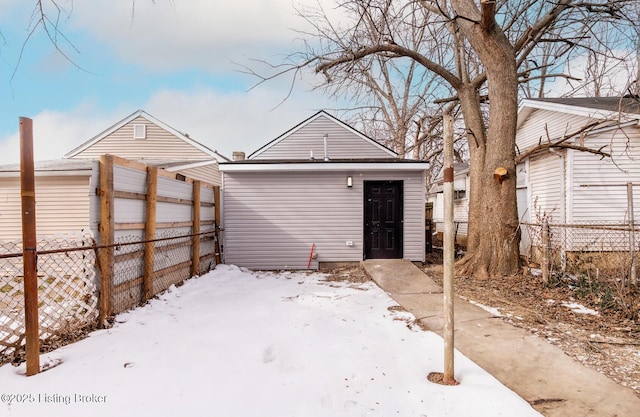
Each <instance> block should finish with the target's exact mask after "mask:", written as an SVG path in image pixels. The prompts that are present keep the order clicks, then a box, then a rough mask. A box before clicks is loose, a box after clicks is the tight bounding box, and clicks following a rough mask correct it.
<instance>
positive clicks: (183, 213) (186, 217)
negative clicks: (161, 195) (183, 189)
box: [156, 201, 193, 223]
mask: <svg viewBox="0 0 640 417" xmlns="http://www.w3.org/2000/svg"><path fill="white" fill-rule="evenodd" d="M192 219H193V209H192V208H191V206H187V205H185V204H173V203H164V202H161V201H160V202H158V203H157V204H156V222H158V223H165V222H184V221H190V220H192Z"/></svg>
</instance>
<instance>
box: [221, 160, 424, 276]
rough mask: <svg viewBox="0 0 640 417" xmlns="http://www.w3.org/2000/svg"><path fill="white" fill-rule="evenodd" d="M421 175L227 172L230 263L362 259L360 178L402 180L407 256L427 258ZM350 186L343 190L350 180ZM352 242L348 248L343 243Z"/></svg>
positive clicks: (288, 264) (281, 265)
mask: <svg viewBox="0 0 640 417" xmlns="http://www.w3.org/2000/svg"><path fill="white" fill-rule="evenodd" d="M421 174H422V173H420V172H416V173H412V174H393V173H391V174H389V173H384V174H378V173H373V172H361V173H354V172H324V173H318V172H300V173H283V172H270V173H247V172H234V173H227V174H226V175H225V180H224V190H223V192H224V215H223V216H224V230H225V232H224V242H225V245H224V252H225V262H226V263H230V264H236V265H239V266H244V267H248V268H253V269H305V268H307V264H308V261H309V254H310V251H311V247H312V245H313V244H315V252H316V253H317V254H318V258H317V259H316V260H313V262H312V264H311V267H312V268H316V267H317V265H318V262H335V261H360V260H362V258H363V217H362V216H363V199H364V197H363V182H364V181H376V180H403V181H404V214H405V222H404V257H405V258H407V259H411V260H416V261H421V260H423V259H424V187H425V184H424V180H423V176H422V175H421ZM347 175H350V176H352V177H353V187H352V188H347V187H346V177H347ZM347 241H351V242H353V246H347V245H346V242H347Z"/></svg>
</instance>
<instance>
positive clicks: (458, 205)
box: [427, 162, 469, 246]
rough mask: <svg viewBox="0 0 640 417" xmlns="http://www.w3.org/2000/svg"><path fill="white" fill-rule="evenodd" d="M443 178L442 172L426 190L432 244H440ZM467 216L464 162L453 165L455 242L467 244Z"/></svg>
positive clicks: (467, 204)
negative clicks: (431, 223) (430, 216)
mask: <svg viewBox="0 0 640 417" xmlns="http://www.w3.org/2000/svg"><path fill="white" fill-rule="evenodd" d="M443 186H444V179H443V177H442V172H440V174H439V175H438V177H437V178H436V180H435V183H434V184H433V185H432V186H431V187H430V188H429V191H428V192H427V201H428V202H430V203H432V204H433V210H432V213H433V224H434V225H435V227H434V228H433V229H434V230H433V233H434V234H435V236H434V241H433V243H434V245H435V246H441V245H442V238H443V236H442V234H443V232H444V191H443ZM468 217H469V164H467V163H466V162H463V163H458V164H454V165H453V220H454V234H455V236H454V237H455V243H456V244H457V245H460V246H466V244H467V229H468V220H467V219H468Z"/></svg>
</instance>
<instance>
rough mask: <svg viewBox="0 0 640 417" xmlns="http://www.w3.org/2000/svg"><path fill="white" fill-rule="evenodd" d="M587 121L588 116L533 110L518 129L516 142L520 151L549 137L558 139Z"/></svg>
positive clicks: (545, 140)
mask: <svg viewBox="0 0 640 417" xmlns="http://www.w3.org/2000/svg"><path fill="white" fill-rule="evenodd" d="M589 122H590V120H589V118H587V117H584V116H576V115H571V114H567V113H561V112H557V111H551V110H534V111H533V112H532V114H531V115H530V116H529V118H528V119H527V120H526V121H525V122H524V123H523V124H522V125H521V126H520V128H519V129H518V132H517V134H516V144H517V146H518V149H519V150H520V152H522V151H525V150H526V149H528V148H530V147H532V146H535V145H537V144H539V143H544V142H547V141H548V140H549V139H552V140H553V139H558V138H560V137H562V136H563V135H565V134H567V133H572V132H575V131H577V130H578V129H579V128H581V127H583V126H584V125H586V124H587V123H589Z"/></svg>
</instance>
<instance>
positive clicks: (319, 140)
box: [251, 115, 395, 160]
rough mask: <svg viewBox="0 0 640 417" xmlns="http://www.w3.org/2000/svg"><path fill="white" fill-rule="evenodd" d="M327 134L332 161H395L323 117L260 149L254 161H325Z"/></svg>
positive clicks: (381, 149) (356, 135) (363, 139)
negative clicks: (311, 157) (325, 137)
mask: <svg viewBox="0 0 640 417" xmlns="http://www.w3.org/2000/svg"><path fill="white" fill-rule="evenodd" d="M325 135H327V156H328V157H329V159H354V158H357V159H371V158H387V159H388V158H393V157H394V156H395V155H394V154H393V153H392V152H391V151H389V150H387V149H385V148H383V147H382V146H380V145H377V144H375V143H372V141H371V140H369V139H366V138H363V137H362V136H360V135H358V134H357V133H356V132H355V131H353V130H350V129H346V128H345V127H344V126H343V125H340V124H338V123H337V122H336V121H335V120H332V119H330V118H329V117H327V116H324V115H320V116H319V117H317V118H315V119H313V120H311V121H310V122H309V123H307V124H306V125H304V126H303V127H301V128H300V129H298V130H295V131H293V132H291V133H290V134H287V135H286V136H285V137H283V138H282V139H280V140H276V141H275V142H274V143H273V144H271V145H267V146H266V147H265V148H264V149H261V150H259V151H258V152H257V153H256V154H255V155H253V156H251V159H271V160H280V159H294V160H307V159H309V158H310V155H311V152H313V157H314V158H315V159H317V160H322V159H324V156H325V154H324V136H325Z"/></svg>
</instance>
